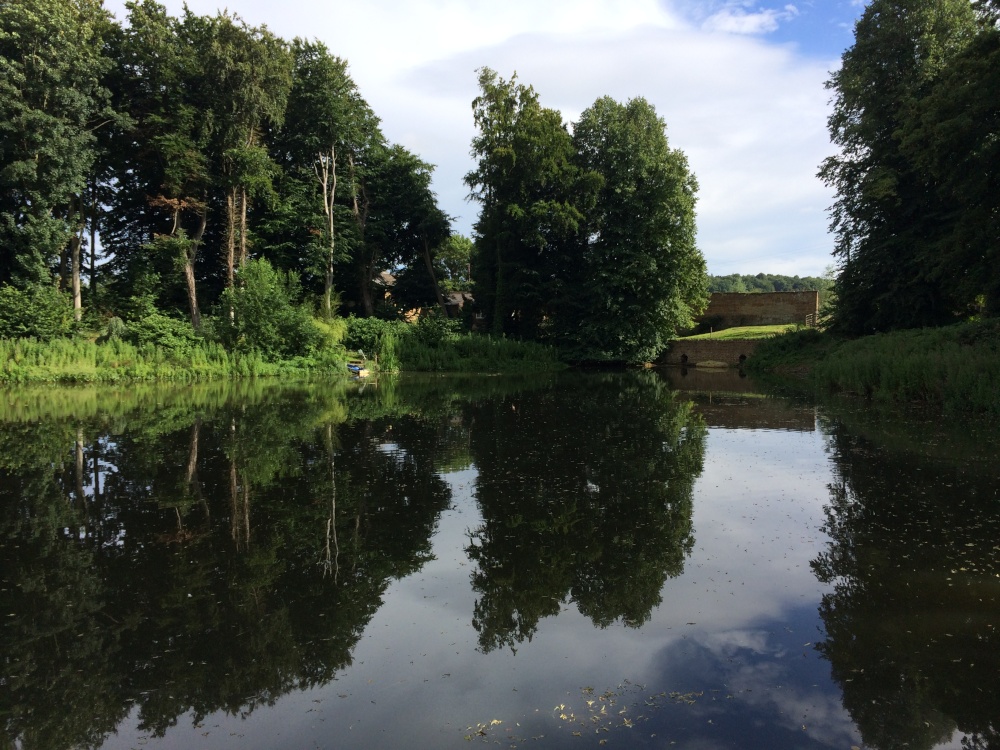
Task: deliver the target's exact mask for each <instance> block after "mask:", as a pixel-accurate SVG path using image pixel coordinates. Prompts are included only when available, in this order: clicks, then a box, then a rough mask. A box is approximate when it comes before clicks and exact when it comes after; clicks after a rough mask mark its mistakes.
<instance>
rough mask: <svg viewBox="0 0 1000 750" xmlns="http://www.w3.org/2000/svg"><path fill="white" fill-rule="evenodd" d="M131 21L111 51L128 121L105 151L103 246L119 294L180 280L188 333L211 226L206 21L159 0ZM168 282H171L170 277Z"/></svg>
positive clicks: (132, 8) (197, 319)
mask: <svg viewBox="0 0 1000 750" xmlns="http://www.w3.org/2000/svg"><path fill="white" fill-rule="evenodd" d="M127 7H128V9H129V23H128V26H127V27H126V28H125V29H123V30H122V32H121V34H120V35H119V37H118V39H117V40H116V43H115V45H114V47H113V50H114V53H115V54H114V56H115V61H116V70H115V73H114V75H113V76H112V82H113V83H112V89H113V93H114V97H115V104H116V106H117V107H119V108H121V109H122V110H126V111H128V112H129V113H130V115H131V121H130V122H129V123H128V124H127V125H126V126H125V127H123V128H121V129H120V130H119V131H118V133H117V134H116V136H115V137H114V138H113V139H112V142H111V148H109V150H108V152H109V153H108V161H109V163H110V172H111V181H112V183H113V185H114V189H113V190H112V191H111V195H110V197H109V199H108V204H109V208H110V210H109V212H108V213H109V215H108V218H107V219H106V220H105V231H104V232H103V233H102V240H103V241H104V244H105V245H106V246H108V247H109V248H110V249H111V250H112V251H113V252H114V254H115V259H114V261H113V267H114V268H115V269H116V270H117V271H118V272H119V274H120V276H121V279H120V282H119V285H118V286H119V293H121V294H123V295H130V293H134V291H135V287H134V285H135V283H136V281H137V278H138V277H142V276H143V275H144V274H149V273H155V274H157V276H159V277H160V278H161V288H162V289H163V290H164V293H161V294H160V295H158V297H159V299H158V301H159V302H160V303H161V304H164V303H166V304H169V300H168V299H167V296H168V295H167V294H166V293H165V292H166V291H167V290H169V289H171V288H172V287H173V284H172V283H171V281H172V280H173V279H175V278H176V277H177V275H178V274H177V271H178V270H179V271H180V276H181V277H182V278H183V287H184V290H185V293H186V295H185V296H186V299H187V308H188V314H189V316H190V319H191V323H192V325H193V326H194V327H195V328H197V327H199V326H200V323H201V313H200V308H199V303H198V293H197V286H196V274H195V264H196V262H197V260H198V258H199V255H200V252H199V251H200V248H201V245H202V243H203V239H204V236H205V230H206V227H207V225H208V210H209V208H208V205H209V193H210V187H211V183H212V175H211V173H210V165H209V151H208V148H209V139H210V134H211V125H210V122H209V121H207V118H204V117H203V116H202V107H201V102H200V101H199V100H198V98H197V97H198V96H199V95H200V92H201V91H202V90H203V89H204V88H205V84H206V79H205V66H204V58H203V56H202V55H201V54H199V47H198V45H197V44H195V43H194V42H195V41H196V40H197V39H199V38H200V37H199V30H200V28H201V19H199V18H198V17H195V16H192V15H190V14H188V15H187V16H186V17H185V19H184V21H183V22H179V21H178V20H177V19H175V18H172V17H170V16H168V15H167V12H166V9H165V8H164V7H163V6H162V5H160V4H158V3H156V2H155V1H154V0H142V1H141V2H131V3H128V6H127ZM164 277H165V278H164Z"/></svg>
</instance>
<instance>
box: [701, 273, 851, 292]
mask: <svg viewBox="0 0 1000 750" xmlns="http://www.w3.org/2000/svg"><path fill="white" fill-rule="evenodd" d="M832 286H833V281H832V280H831V279H828V278H824V277H822V276H783V275H782V274H775V273H758V274H755V275H752V274H739V273H731V274H727V275H725V276H709V277H708V291H709V292H743V293H747V292H806V291H813V290H816V291H818V292H825V291H827V290H828V289H830V288H831V287H832Z"/></svg>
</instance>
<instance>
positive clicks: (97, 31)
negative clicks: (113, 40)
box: [0, 0, 112, 316]
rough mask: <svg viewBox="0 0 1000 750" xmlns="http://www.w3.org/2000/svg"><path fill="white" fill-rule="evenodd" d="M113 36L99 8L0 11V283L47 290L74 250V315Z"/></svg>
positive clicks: (56, 1) (17, 3)
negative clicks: (107, 43) (107, 45)
mask: <svg viewBox="0 0 1000 750" xmlns="http://www.w3.org/2000/svg"><path fill="white" fill-rule="evenodd" d="M109 29H110V17H109V15H108V14H107V12H106V11H105V10H104V9H103V8H102V7H101V2H100V0H8V1H7V2H4V3H2V4H0V246H2V247H3V248H4V253H3V258H2V259H0V282H4V281H7V282H14V283H15V284H18V285H26V284H43V283H48V282H49V280H50V279H51V277H52V269H53V268H54V267H55V265H56V263H57V260H58V259H59V258H60V256H63V255H64V253H66V252H67V250H68V249H69V248H70V247H71V243H72V253H71V255H72V279H73V281H72V285H73V290H74V306H75V307H76V311H77V316H79V311H80V281H79V279H80V249H81V247H80V244H79V243H80V242H81V241H82V239H81V238H82V234H81V233H82V226H83V223H84V219H83V213H84V206H83V200H82V197H81V196H82V195H83V193H84V190H85V187H86V184H87V178H88V176H89V175H90V173H91V169H92V167H93V164H94V161H95V158H96V150H95V143H96V138H95V135H94V131H95V130H96V129H97V128H99V127H101V126H102V125H104V124H105V123H107V122H108V121H109V120H110V119H111V117H112V115H111V113H110V112H109V110H108V109H107V92H106V90H105V89H104V87H103V85H102V78H103V75H104V72H105V70H106V69H107V67H108V60H107V58H106V57H105V55H104V38H105V36H106V35H107V33H108V31H109ZM74 238H76V239H74ZM63 262H64V263H65V259H64V261H63Z"/></svg>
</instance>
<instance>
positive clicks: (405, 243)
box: [351, 145, 451, 315]
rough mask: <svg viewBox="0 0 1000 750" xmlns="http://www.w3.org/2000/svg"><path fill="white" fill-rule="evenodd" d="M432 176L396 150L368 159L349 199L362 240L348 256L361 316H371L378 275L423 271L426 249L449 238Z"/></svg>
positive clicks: (387, 149) (377, 152) (414, 159)
mask: <svg viewBox="0 0 1000 750" xmlns="http://www.w3.org/2000/svg"><path fill="white" fill-rule="evenodd" d="M432 173H433V167H432V166H431V165H430V164H428V163H427V162H425V161H423V160H421V159H420V158H419V157H417V156H416V155H414V154H412V153H410V152H409V151H408V150H406V149H405V148H403V147H402V146H399V145H392V146H385V147H381V148H378V147H376V148H374V149H372V150H371V151H370V152H369V153H368V154H367V164H366V165H365V169H364V174H363V176H362V177H361V179H360V180H359V181H358V182H357V183H356V189H355V194H354V197H353V198H352V200H353V201H354V205H355V206H356V207H357V210H356V217H357V221H358V227H359V230H360V231H361V237H360V238H359V240H360V241H359V242H357V243H356V244H355V247H354V250H353V252H352V257H351V269H352V273H353V276H354V278H355V280H356V285H357V287H356V288H357V290H358V296H359V299H360V301H361V304H362V309H363V311H364V313H365V315H372V314H374V313H375V299H374V295H373V287H374V281H375V279H376V277H377V276H378V275H379V273H380V272H381V271H384V270H387V269H395V268H399V267H401V266H407V265H409V266H416V265H417V264H421V265H424V266H425V268H426V266H427V262H428V261H429V260H431V257H430V248H432V247H435V246H437V245H439V244H440V243H441V242H443V241H444V240H445V239H446V238H447V237H448V235H449V233H450V230H451V227H450V223H449V219H448V217H447V216H446V215H445V214H444V212H443V211H441V209H440V208H439V207H438V205H437V197H436V196H435V195H434V192H433V191H432V190H431V175H432ZM431 262H432V261H431ZM428 270H432V269H428ZM438 296H440V295H438Z"/></svg>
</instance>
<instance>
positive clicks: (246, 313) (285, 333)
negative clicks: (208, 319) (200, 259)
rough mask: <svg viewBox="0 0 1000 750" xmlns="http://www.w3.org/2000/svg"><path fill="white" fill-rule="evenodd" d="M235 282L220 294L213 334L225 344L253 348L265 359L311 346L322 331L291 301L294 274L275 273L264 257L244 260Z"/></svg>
mask: <svg viewBox="0 0 1000 750" xmlns="http://www.w3.org/2000/svg"><path fill="white" fill-rule="evenodd" d="M237 282H238V283H237V284H236V286H234V287H231V288H229V289H226V290H225V292H224V293H223V295H222V306H223V310H222V321H221V323H220V324H219V325H218V334H219V336H220V337H221V338H222V341H223V342H224V343H225V344H226V346H227V348H229V349H230V350H233V351H240V352H249V351H257V352H260V354H261V355H262V356H263V357H264V359H265V360H268V361H274V360H277V359H281V358H289V357H292V356H295V355H297V354H298V355H303V356H308V355H310V354H312V353H314V352H315V351H316V349H317V347H318V346H319V344H320V339H321V336H322V334H321V332H320V330H319V329H318V328H317V327H316V325H315V324H314V323H313V321H312V316H311V315H310V314H309V312H308V311H307V310H306V309H305V308H304V307H302V306H301V305H297V304H296V302H297V298H298V296H299V292H300V290H299V283H298V278H297V276H296V275H295V274H293V273H285V274H281V273H278V272H277V271H275V270H274V268H272V267H271V264H270V263H268V262H267V261H266V260H248V261H247V262H246V263H245V264H244V265H243V266H242V267H241V268H240V269H239V272H238V274H237ZM227 315H228V318H227V317H226V316H227Z"/></svg>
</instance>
